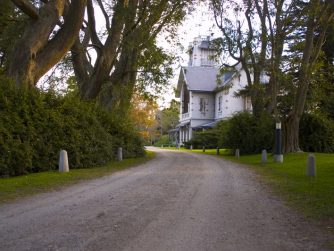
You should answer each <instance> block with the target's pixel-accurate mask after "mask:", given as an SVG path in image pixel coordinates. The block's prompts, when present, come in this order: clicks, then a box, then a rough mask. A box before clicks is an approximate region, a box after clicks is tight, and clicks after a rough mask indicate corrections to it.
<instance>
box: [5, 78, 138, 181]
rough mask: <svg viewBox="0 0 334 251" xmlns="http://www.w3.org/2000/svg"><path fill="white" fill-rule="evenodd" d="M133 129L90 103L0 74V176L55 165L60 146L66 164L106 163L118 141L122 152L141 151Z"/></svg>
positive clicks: (81, 166)
mask: <svg viewBox="0 0 334 251" xmlns="http://www.w3.org/2000/svg"><path fill="white" fill-rule="evenodd" d="M132 128H133V125H132V124H131V123H130V122H128V121H127V120H126V118H123V119H118V118H117V119H115V117H114V116H112V115H111V114H110V112H108V111H107V110H105V109H104V108H101V107H100V106H98V105H96V104H94V103H90V102H83V101H80V100H79V99H78V98H75V97H74V96H71V95H69V96H65V97H61V96H57V95H56V94H55V93H53V92H51V91H50V92H48V93H41V92H39V91H38V90H36V89H24V88H16V87H15V86H14V84H13V83H11V82H10V81H9V80H8V79H5V78H3V77H1V78H0V152H1V155H2V158H1V160H0V176H14V175H21V174H25V173H28V172H40V171H45V170H52V169H56V168H57V166H58V156H59V151H60V150H61V149H65V150H67V152H68V155H69V164H70V167H71V168H79V167H80V168H85V167H92V166H98V165H102V164H105V163H106V162H107V161H110V160H111V159H113V158H114V156H115V152H116V149H117V147H119V146H122V147H123V149H124V155H125V157H133V156H139V155H143V153H144V150H143V147H142V142H141V139H140V138H139V136H138V135H137V134H136V133H135V132H134V130H133V129H132Z"/></svg>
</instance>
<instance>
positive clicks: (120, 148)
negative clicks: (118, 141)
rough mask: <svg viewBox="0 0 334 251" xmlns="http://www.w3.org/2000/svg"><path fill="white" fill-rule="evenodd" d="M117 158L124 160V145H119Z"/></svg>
mask: <svg viewBox="0 0 334 251" xmlns="http://www.w3.org/2000/svg"><path fill="white" fill-rule="evenodd" d="M117 160H118V161H122V160H123V149H122V147H118V149H117Z"/></svg>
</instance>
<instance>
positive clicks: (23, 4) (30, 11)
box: [11, 0, 38, 20]
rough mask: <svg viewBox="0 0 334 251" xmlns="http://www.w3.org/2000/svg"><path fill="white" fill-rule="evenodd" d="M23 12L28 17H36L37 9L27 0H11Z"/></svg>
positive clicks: (35, 18)
mask: <svg viewBox="0 0 334 251" xmlns="http://www.w3.org/2000/svg"><path fill="white" fill-rule="evenodd" d="M11 1H12V2H13V3H14V4H15V5H16V6H17V7H18V8H19V9H20V10H21V11H23V13H24V14H26V15H28V16H29V17H30V18H32V19H34V20H37V19H38V9H37V8H36V7H35V6H34V5H33V4H31V3H30V2H29V1H27V0H11Z"/></svg>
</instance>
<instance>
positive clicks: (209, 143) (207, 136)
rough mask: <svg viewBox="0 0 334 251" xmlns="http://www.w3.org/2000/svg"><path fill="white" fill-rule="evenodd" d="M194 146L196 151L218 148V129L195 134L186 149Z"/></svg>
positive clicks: (187, 143) (186, 144)
mask: <svg viewBox="0 0 334 251" xmlns="http://www.w3.org/2000/svg"><path fill="white" fill-rule="evenodd" d="M191 145H192V146H193V148H194V149H200V148H203V146H205V148H207V149H209V148H216V147H217V146H218V132H217V130H216V129H208V130H206V131H202V132H195V133H194V136H193V138H192V139H191V140H189V141H188V142H186V143H185V146H186V148H190V146H191Z"/></svg>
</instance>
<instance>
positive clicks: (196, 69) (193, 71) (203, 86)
mask: <svg viewBox="0 0 334 251" xmlns="http://www.w3.org/2000/svg"><path fill="white" fill-rule="evenodd" d="M218 74H219V68H217V67H203V66H189V67H182V68H181V71H180V75H179V80H178V84H177V89H176V97H179V96H180V92H181V88H182V85H183V83H185V84H186V86H187V88H188V90H189V91H198V92H213V91H215V90H216V89H217V88H218V87H222V86H224V85H226V84H227V83H228V82H229V81H230V80H231V79H232V77H233V75H234V72H227V73H224V74H223V75H222V76H221V81H220V82H221V84H219V85H218V83H217V76H218Z"/></svg>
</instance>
